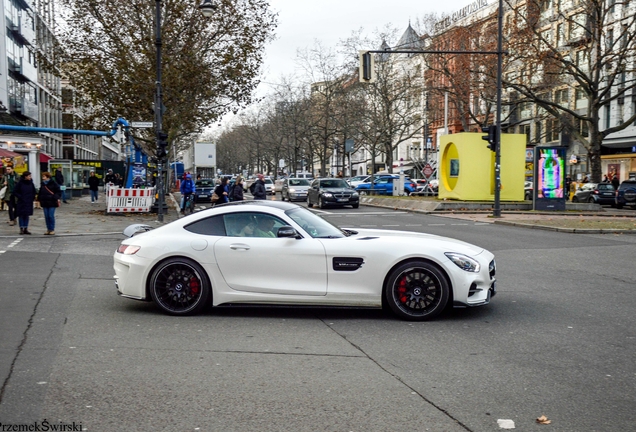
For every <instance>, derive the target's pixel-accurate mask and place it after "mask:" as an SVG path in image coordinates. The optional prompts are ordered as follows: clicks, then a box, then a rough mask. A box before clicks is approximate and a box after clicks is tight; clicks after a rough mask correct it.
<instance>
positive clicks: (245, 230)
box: [223, 212, 287, 238]
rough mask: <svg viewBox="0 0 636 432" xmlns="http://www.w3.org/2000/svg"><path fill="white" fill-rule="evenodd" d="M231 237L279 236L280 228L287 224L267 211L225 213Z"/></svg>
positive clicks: (228, 233)
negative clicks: (266, 212)
mask: <svg viewBox="0 0 636 432" xmlns="http://www.w3.org/2000/svg"><path fill="white" fill-rule="evenodd" d="M223 219H224V222H225V226H226V227H227V235H228V236H229V237H266V238H267V237H271V238H274V237H278V234H277V233H278V228H280V227H282V226H284V225H287V224H286V223H285V222H284V221H282V220H281V219H279V218H277V217H275V216H272V215H268V214H265V213H255V212H241V213H228V214H225V215H223Z"/></svg>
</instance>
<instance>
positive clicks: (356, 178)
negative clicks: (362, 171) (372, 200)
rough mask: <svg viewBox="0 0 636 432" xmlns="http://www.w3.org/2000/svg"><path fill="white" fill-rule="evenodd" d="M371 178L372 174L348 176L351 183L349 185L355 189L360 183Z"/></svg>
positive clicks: (348, 181)
mask: <svg viewBox="0 0 636 432" xmlns="http://www.w3.org/2000/svg"><path fill="white" fill-rule="evenodd" d="M370 178H371V176H369V175H359V176H354V177H350V178H348V179H347V183H349V185H350V186H351V187H352V188H354V189H355V188H356V187H357V186H358V185H359V184H360V183H364V182H365V181H367V180H368V179H370Z"/></svg>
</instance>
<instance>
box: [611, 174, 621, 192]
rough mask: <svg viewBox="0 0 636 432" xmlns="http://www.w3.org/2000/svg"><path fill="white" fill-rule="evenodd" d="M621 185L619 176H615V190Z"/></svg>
mask: <svg viewBox="0 0 636 432" xmlns="http://www.w3.org/2000/svg"><path fill="white" fill-rule="evenodd" d="M620 184H621V180H620V179H619V178H618V175H617V174H614V177H612V186H614V189H618V187H619V186H620Z"/></svg>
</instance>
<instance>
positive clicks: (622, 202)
mask: <svg viewBox="0 0 636 432" xmlns="http://www.w3.org/2000/svg"><path fill="white" fill-rule="evenodd" d="M614 203H615V205H616V208H619V209H621V208H623V206H626V205H627V206H632V207H633V208H635V209H636V180H625V181H624V182H623V183H621V184H620V186H619V187H618V189H617V190H616V195H615V197H614Z"/></svg>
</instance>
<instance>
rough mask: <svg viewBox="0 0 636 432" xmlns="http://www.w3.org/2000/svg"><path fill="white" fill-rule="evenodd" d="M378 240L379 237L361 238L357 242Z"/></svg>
mask: <svg viewBox="0 0 636 432" xmlns="http://www.w3.org/2000/svg"><path fill="white" fill-rule="evenodd" d="M377 238H378V237H360V238H359V239H357V240H375V239H377Z"/></svg>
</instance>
